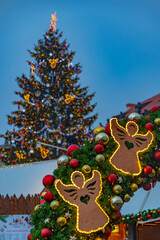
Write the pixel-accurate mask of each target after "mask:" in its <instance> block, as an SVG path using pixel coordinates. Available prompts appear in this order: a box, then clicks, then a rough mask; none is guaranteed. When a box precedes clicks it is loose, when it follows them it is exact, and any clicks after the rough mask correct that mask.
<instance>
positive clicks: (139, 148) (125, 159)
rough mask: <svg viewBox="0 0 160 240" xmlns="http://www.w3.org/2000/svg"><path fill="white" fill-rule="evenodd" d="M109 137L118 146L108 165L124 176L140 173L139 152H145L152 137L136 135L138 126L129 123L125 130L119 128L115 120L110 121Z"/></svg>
mask: <svg viewBox="0 0 160 240" xmlns="http://www.w3.org/2000/svg"><path fill="white" fill-rule="evenodd" d="M110 125H111V135H112V137H113V138H114V140H115V142H116V143H117V144H118V147H117V149H116V151H115V152H114V153H113V155H112V156H111V158H110V160H109V161H110V163H111V164H112V165H113V166H114V167H115V168H116V169H117V170H119V171H121V172H123V173H124V174H133V175H139V174H140V173H141V171H142V168H141V165H140V161H139V156H138V153H139V152H144V151H146V150H147V149H148V148H149V146H150V145H151V144H152V141H153V135H152V133H151V132H149V131H148V132H147V134H145V135H143V134H137V133H138V131H139V128H138V125H137V124H136V123H135V122H133V121H129V122H127V124H126V128H123V127H122V126H120V125H119V124H118V122H117V119H116V118H112V119H111V121H110Z"/></svg>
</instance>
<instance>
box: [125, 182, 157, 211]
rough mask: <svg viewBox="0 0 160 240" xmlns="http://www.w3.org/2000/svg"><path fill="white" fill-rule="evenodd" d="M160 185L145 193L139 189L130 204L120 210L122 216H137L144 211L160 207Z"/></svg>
mask: <svg viewBox="0 0 160 240" xmlns="http://www.w3.org/2000/svg"><path fill="white" fill-rule="evenodd" d="M159 199H160V183H159V182H157V184H156V186H155V187H154V188H151V190H150V191H149V192H148V191H145V190H144V189H143V188H140V189H138V191H137V192H135V194H134V196H133V197H132V198H131V200H130V201H129V202H128V203H125V204H124V206H123V207H122V209H121V210H120V211H121V213H122V215H126V214H132V213H133V214H137V213H138V212H139V211H142V210H148V209H150V210H152V209H157V208H158V207H160V201H159Z"/></svg>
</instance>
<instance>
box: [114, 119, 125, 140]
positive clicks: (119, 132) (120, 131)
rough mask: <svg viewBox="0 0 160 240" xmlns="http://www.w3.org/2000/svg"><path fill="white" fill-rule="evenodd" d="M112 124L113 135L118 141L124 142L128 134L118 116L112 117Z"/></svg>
mask: <svg viewBox="0 0 160 240" xmlns="http://www.w3.org/2000/svg"><path fill="white" fill-rule="evenodd" d="M110 124H111V129H112V136H113V137H114V138H115V140H116V141H117V142H123V141H124V140H125V138H126V136H128V134H127V132H126V130H125V129H124V128H123V127H121V126H120V125H119V124H118V122H117V118H112V119H111V121H110Z"/></svg>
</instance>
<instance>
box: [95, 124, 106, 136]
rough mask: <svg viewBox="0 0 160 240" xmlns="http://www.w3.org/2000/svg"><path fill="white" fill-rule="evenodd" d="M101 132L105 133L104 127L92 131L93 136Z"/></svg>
mask: <svg viewBox="0 0 160 240" xmlns="http://www.w3.org/2000/svg"><path fill="white" fill-rule="evenodd" d="M101 132H105V128H104V127H100V126H99V127H96V128H95V129H94V130H93V134H94V136H96V135H97V134H98V133H101Z"/></svg>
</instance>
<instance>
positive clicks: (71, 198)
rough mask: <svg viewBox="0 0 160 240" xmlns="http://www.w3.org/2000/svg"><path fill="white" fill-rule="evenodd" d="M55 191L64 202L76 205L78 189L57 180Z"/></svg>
mask: <svg viewBox="0 0 160 240" xmlns="http://www.w3.org/2000/svg"><path fill="white" fill-rule="evenodd" d="M56 189H57V191H58V193H59V195H60V196H61V197H62V198H63V200H64V201H66V202H69V203H71V204H74V205H76V203H77V200H78V195H79V189H78V187H75V186H73V185H65V184H63V183H62V182H61V180H59V181H57V182H56Z"/></svg>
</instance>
